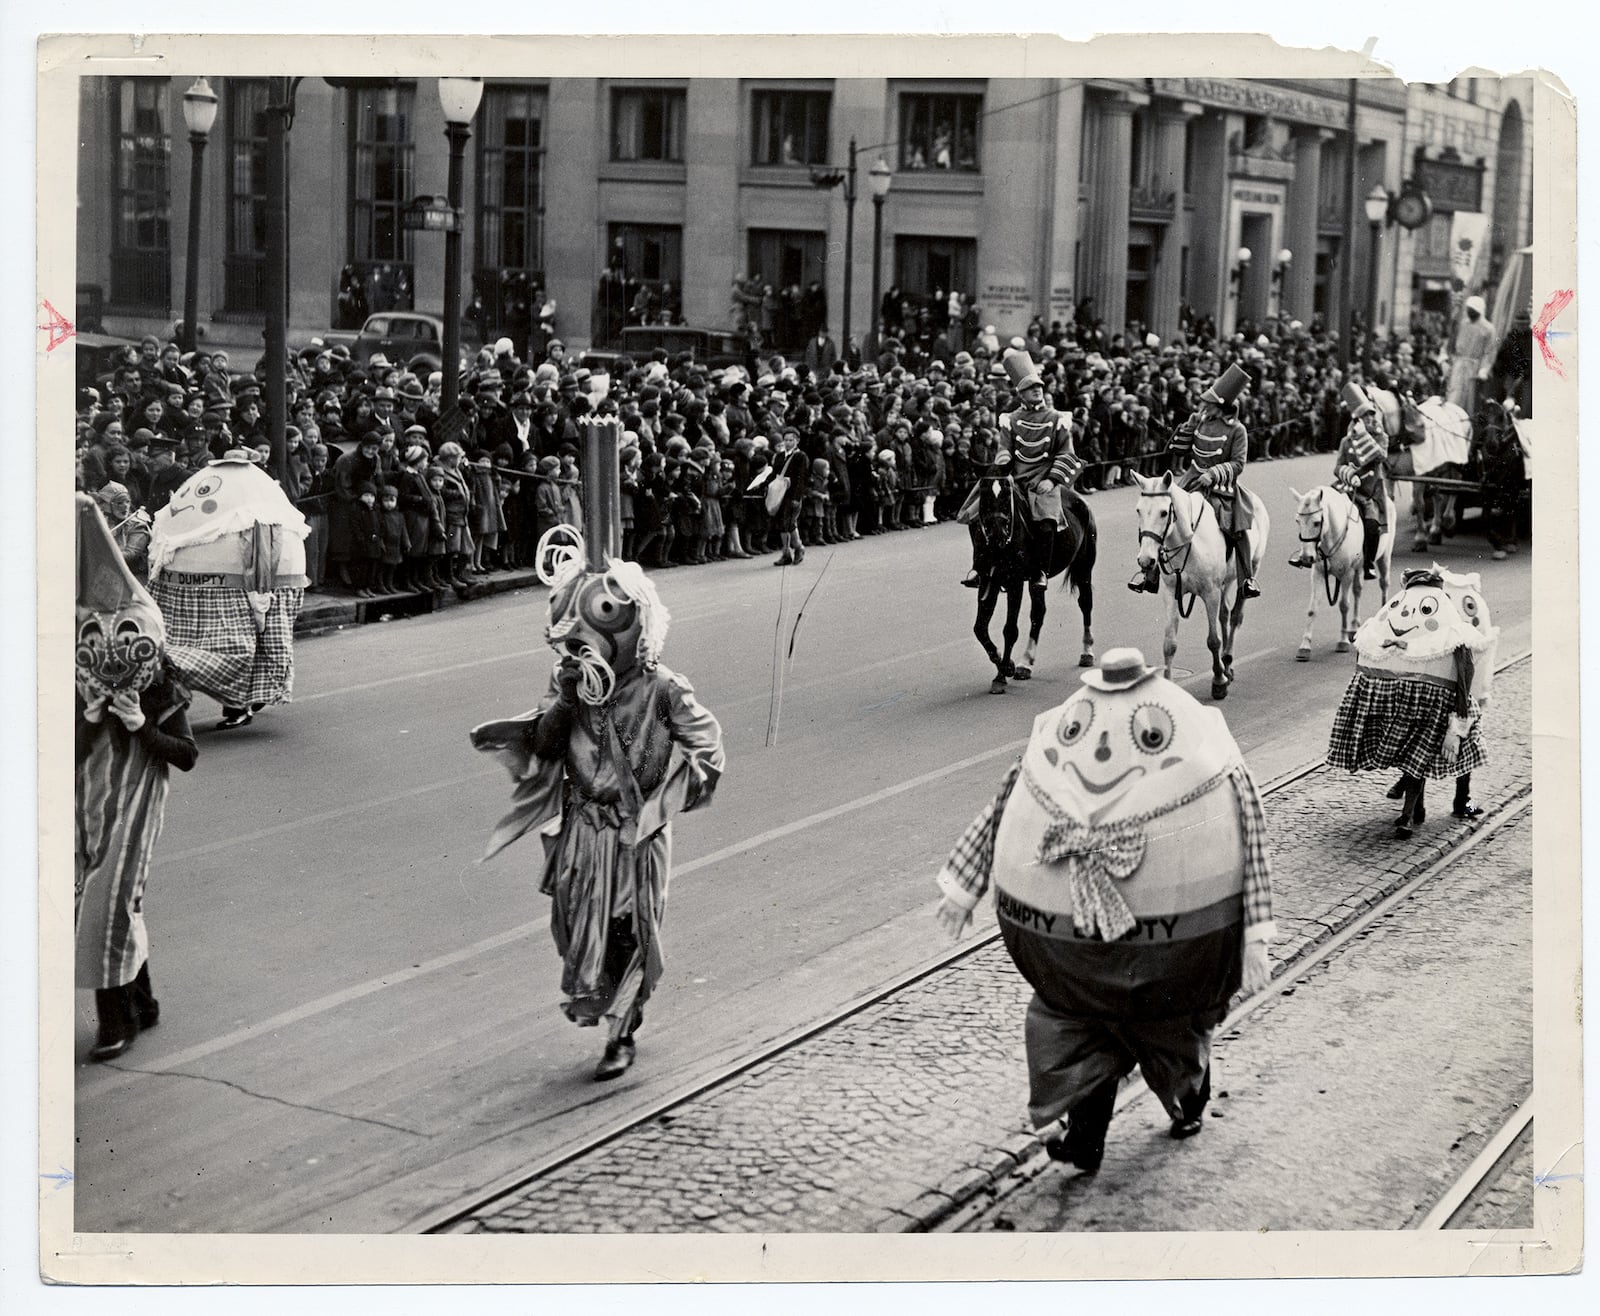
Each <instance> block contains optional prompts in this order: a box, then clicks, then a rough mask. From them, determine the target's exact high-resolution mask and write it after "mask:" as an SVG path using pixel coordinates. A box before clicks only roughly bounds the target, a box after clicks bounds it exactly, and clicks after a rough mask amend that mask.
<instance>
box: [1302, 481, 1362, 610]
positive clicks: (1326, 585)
mask: <svg viewBox="0 0 1600 1316" xmlns="http://www.w3.org/2000/svg"><path fill="white" fill-rule="evenodd" d="M1345 497H1346V498H1349V497H1350V495H1349V494H1345ZM1350 510H1351V511H1355V510H1356V505H1355V501H1354V499H1352V500H1351V502H1350ZM1360 519H1361V518H1360V517H1359V516H1357V517H1355V518H1353V519H1352V518H1350V517H1346V518H1345V523H1344V534H1342V535H1340V536H1339V542H1338V543H1337V544H1335V545H1334V546H1333V548H1332V549H1330V550H1329V551H1328V552H1326V553H1324V552H1323V551H1322V532H1323V531H1324V530H1326V529H1327V528H1328V509H1327V508H1323V509H1322V523H1321V524H1320V525H1319V526H1318V527H1317V533H1316V534H1315V535H1314V536H1313V537H1312V538H1310V539H1307V538H1306V537H1305V536H1304V535H1302V534H1301V533H1300V532H1299V530H1298V529H1296V531H1295V538H1296V539H1298V540H1299V541H1300V542H1301V543H1302V544H1315V545H1316V548H1315V549H1314V550H1313V551H1314V552H1315V553H1316V555H1317V557H1318V558H1319V559H1321V561H1322V592H1323V593H1324V594H1325V595H1327V598H1328V606H1329V607H1330V608H1333V607H1337V606H1338V603H1339V592H1340V590H1342V589H1343V588H1344V586H1343V585H1341V584H1340V583H1339V582H1338V581H1336V580H1334V578H1333V572H1331V571H1329V570H1328V563H1330V562H1331V561H1333V555H1334V554H1335V553H1337V552H1338V551H1339V550H1340V549H1341V548H1343V547H1344V541H1345V540H1347V539H1349V538H1350V531H1351V528H1352V527H1353V525H1354V524H1355V522H1356V521H1359V520H1360Z"/></svg>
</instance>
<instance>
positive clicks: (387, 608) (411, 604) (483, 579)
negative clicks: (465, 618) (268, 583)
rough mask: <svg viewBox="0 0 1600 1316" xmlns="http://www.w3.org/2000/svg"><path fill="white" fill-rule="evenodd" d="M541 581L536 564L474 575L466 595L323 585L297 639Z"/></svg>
mask: <svg viewBox="0 0 1600 1316" xmlns="http://www.w3.org/2000/svg"><path fill="white" fill-rule="evenodd" d="M538 584H539V577H538V574H537V573H536V572H535V571H534V569H533V568H532V567H518V568H516V569H515V570H511V571H494V572H490V573H488V574H486V575H482V576H477V577H475V578H474V580H473V583H472V588H471V589H470V590H469V591H467V593H466V595H465V596H464V597H463V596H462V595H461V594H458V593H457V592H456V591H455V590H442V591H440V592H439V593H436V594H435V593H430V592H428V591H426V590H422V591H418V592H415V593H401V594H385V595H381V596H380V597H378V598H375V599H358V598H356V597H355V595H353V594H348V593H346V592H345V591H343V590H342V589H340V588H338V587H337V586H334V587H331V588H329V587H323V588H319V589H317V590H315V591H312V592H308V593H307V594H306V599H305V603H304V604H303V605H302V606H301V608H300V616H299V617H298V618H297V619H296V620H295V624H294V634H295V638H296V639H297V640H303V639H305V638H306V637H307V636H309V635H326V634H327V633H328V632H329V631H337V630H342V629H343V628H344V627H346V626H358V625H363V624H365V623H367V622H376V621H388V620H390V619H392V618H395V617H420V616H423V615H425V614H427V613H431V612H439V611H442V610H443V609H446V608H453V607H457V606H459V605H460V604H462V603H470V602H472V601H473V600H474V599H482V598H487V597H488V596H489V595H491V594H508V593H511V592H512V591H513V590H519V589H532V588H534V587H535V586H536V585H538Z"/></svg>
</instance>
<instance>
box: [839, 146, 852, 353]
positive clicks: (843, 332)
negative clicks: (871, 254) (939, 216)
mask: <svg viewBox="0 0 1600 1316" xmlns="http://www.w3.org/2000/svg"><path fill="white" fill-rule="evenodd" d="M855 237H856V139H855V138H854V137H852V138H851V139H850V165H849V168H848V169H847V170H846V171H845V176H844V312H843V314H842V315H841V316H840V317H839V318H840V324H839V355H840V356H841V357H848V356H849V355H850V275H851V273H852V272H853V270H854V267H855Z"/></svg>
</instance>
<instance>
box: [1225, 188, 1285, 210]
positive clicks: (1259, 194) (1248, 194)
mask: <svg viewBox="0 0 1600 1316" xmlns="http://www.w3.org/2000/svg"><path fill="white" fill-rule="evenodd" d="M1233 199H1234V200H1235V201H1242V202H1244V203H1245V204H1246V205H1255V206H1281V205H1282V204H1283V192H1282V191H1281V190H1279V189H1277V188H1271V187H1261V186H1260V185H1259V184H1258V185H1256V186H1253V187H1236V188H1234V189H1233Z"/></svg>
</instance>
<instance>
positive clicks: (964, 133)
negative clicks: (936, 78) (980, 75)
mask: <svg viewBox="0 0 1600 1316" xmlns="http://www.w3.org/2000/svg"><path fill="white" fill-rule="evenodd" d="M982 114H983V97H982V96H981V95H952V94H948V93H944V92H903V93H901V96H900V168H902V169H912V170H916V169H946V170H951V171H956V172H965V173H976V172H977V170H978V167H979V160H978V136H979V134H978V121H979V119H980V118H981V116H982Z"/></svg>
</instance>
